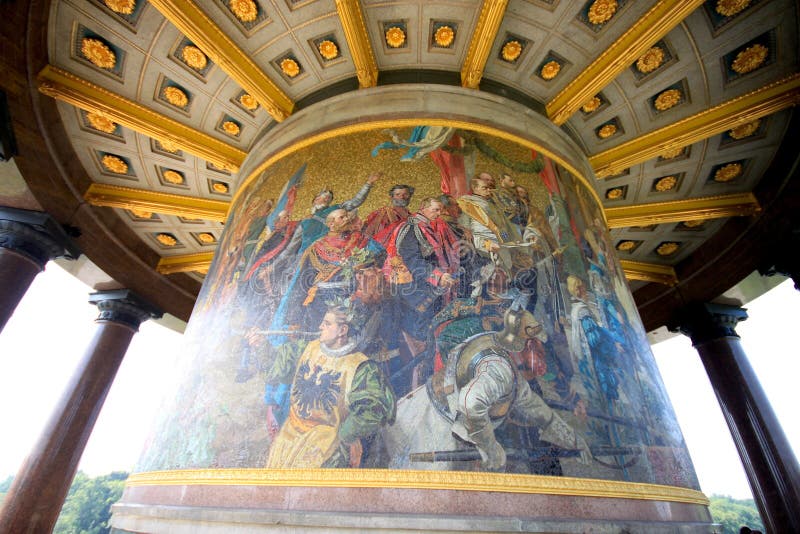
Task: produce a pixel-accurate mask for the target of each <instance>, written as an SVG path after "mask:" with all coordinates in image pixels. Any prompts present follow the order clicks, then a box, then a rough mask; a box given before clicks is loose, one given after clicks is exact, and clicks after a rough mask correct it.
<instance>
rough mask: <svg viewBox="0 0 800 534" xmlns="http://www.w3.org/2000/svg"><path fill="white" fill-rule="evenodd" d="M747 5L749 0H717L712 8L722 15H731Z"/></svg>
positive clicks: (739, 11) (742, 9)
mask: <svg viewBox="0 0 800 534" xmlns="http://www.w3.org/2000/svg"><path fill="white" fill-rule="evenodd" d="M749 5H750V0H718V1H717V5H716V7H715V8H714V9H715V10H716V12H717V13H719V14H720V15H722V16H723V17H732V16H734V15H736V14H737V13H741V12H742V11H744V10H745V9H747V6H749Z"/></svg>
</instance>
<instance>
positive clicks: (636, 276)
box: [619, 260, 678, 286]
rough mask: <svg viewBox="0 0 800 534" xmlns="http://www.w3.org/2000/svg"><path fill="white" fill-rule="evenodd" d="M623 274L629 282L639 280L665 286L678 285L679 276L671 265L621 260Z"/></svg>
mask: <svg viewBox="0 0 800 534" xmlns="http://www.w3.org/2000/svg"><path fill="white" fill-rule="evenodd" d="M619 265H620V267H622V272H624V273H625V278H627V279H628V280H639V281H642V282H655V283H657V284H664V285H665V286H675V285H677V284H678V275H677V274H676V273H675V269H673V268H672V267H670V266H669V265H659V264H656V263H645V262H642V261H632V260H619Z"/></svg>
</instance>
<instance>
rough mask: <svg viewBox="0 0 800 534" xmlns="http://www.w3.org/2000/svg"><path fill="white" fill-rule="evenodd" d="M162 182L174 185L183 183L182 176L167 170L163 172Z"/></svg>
mask: <svg viewBox="0 0 800 534" xmlns="http://www.w3.org/2000/svg"><path fill="white" fill-rule="evenodd" d="M164 180H165V181H167V182H169V183H171V184H175V185H180V184H182V183H183V176H181V174H180V173H179V172H177V171H173V170H168V171H164Z"/></svg>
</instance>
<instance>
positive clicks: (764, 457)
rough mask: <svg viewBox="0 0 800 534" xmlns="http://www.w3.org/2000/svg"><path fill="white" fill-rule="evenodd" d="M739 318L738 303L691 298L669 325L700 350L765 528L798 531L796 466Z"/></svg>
mask: <svg viewBox="0 0 800 534" xmlns="http://www.w3.org/2000/svg"><path fill="white" fill-rule="evenodd" d="M745 319H747V313H746V311H745V310H744V309H742V308H738V307H734V306H725V305H719V304H696V305H691V306H689V307H687V308H686V309H684V311H683V312H682V314H681V316H680V317H678V318H677V320H676V321H675V323H674V324H673V325H671V329H672V330H673V331H679V332H681V333H682V334H685V335H687V336H689V337H690V338H691V340H692V344H693V345H694V347H695V348H696V349H697V352H698V353H699V355H700V359H701V360H702V362H703V365H704V366H705V369H706V372H707V373H708V377H709V379H710V380H711V386H712V387H713V388H714V393H715V394H716V395H717V400H719V404H720V407H721V408H722V414H723V415H724V417H725V420H726V422H727V423H728V427H729V428H730V430H731V434H732V435H733V441H734V443H735V445H736V448H737V449H738V451H739V455H740V456H741V459H742V464H743V465H744V469H745V472H746V473H747V478H748V480H749V482H750V487H751V488H752V490H753V496H754V497H755V501H756V504H757V505H758V509H759V511H760V513H761V517H762V519H763V521H764V525H765V527H766V528H767V531H768V532H800V469H799V468H798V464H797V459H796V458H795V456H794V454H793V452H792V449H791V447H790V446H789V442H788V440H787V439H786V436H785V435H784V433H783V429H782V428H781V426H780V423H779V422H778V419H777V418H776V417H775V413H774V412H773V410H772V407H771V406H770V404H769V400H768V399H767V397H766V395H765V393H764V390H763V389H762V388H761V384H760V383H759V381H758V378H757V377H756V375H755V373H754V372H753V368H752V367H751V366H750V362H749V361H748V359H747V356H746V354H745V352H744V350H743V349H742V346H741V343H740V341H739V336H738V335H737V333H736V330H735V327H736V324H737V323H738V322H739V321H743V320H745Z"/></svg>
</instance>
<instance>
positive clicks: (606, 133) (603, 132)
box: [597, 124, 617, 139]
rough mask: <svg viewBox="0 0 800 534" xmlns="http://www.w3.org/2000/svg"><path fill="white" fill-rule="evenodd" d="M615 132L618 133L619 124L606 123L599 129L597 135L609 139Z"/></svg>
mask: <svg viewBox="0 0 800 534" xmlns="http://www.w3.org/2000/svg"><path fill="white" fill-rule="evenodd" d="M615 133H617V126H616V125H615V124H604V125H603V126H602V127H601V128H600V129H599V130H597V137H599V138H600V139H608V138H609V137H611V136H612V135H614V134H615Z"/></svg>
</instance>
